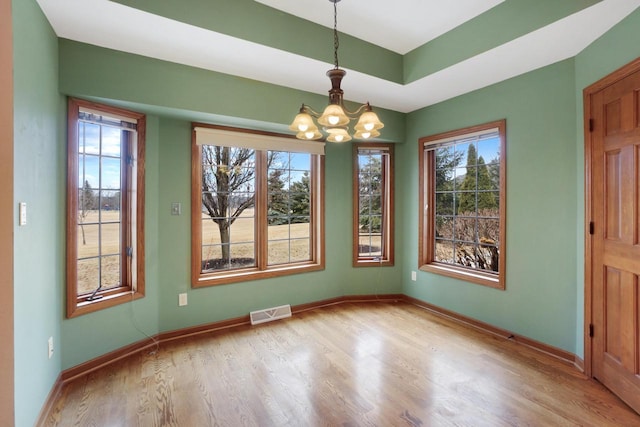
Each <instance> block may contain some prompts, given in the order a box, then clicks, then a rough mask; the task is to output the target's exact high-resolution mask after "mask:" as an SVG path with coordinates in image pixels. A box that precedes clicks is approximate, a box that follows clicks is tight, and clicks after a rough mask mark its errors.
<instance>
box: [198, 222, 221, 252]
mask: <svg viewBox="0 0 640 427" xmlns="http://www.w3.org/2000/svg"><path fill="white" fill-rule="evenodd" d="M201 224H202V245H203V246H204V245H211V244H218V243H220V228H219V227H218V224H216V223H215V222H213V220H212V219H211V218H210V217H209V216H207V217H205V218H203V219H202V222H201Z"/></svg>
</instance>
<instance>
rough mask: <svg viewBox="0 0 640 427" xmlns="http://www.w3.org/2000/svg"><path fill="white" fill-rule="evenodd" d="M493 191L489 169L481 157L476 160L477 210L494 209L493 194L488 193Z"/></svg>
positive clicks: (494, 199)
mask: <svg viewBox="0 0 640 427" xmlns="http://www.w3.org/2000/svg"><path fill="white" fill-rule="evenodd" d="M492 189H493V183H492V180H491V175H490V173H489V168H488V167H487V165H486V164H485V162H484V159H483V158H482V156H480V157H479V158H478V210H480V209H495V208H496V207H497V203H496V197H495V193H494V192H493V191H489V190H492Z"/></svg>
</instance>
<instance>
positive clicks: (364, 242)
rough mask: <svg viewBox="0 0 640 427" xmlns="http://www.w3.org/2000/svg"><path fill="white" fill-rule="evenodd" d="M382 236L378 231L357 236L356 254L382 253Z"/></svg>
mask: <svg viewBox="0 0 640 427" xmlns="http://www.w3.org/2000/svg"><path fill="white" fill-rule="evenodd" d="M381 248H382V238H381V235H380V233H375V234H374V233H365V234H362V233H361V234H360V235H359V237H358V255H360V256H380V255H382V249H381Z"/></svg>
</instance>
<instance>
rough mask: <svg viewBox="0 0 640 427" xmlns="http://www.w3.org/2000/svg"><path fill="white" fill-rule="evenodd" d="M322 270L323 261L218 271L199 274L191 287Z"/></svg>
mask: <svg viewBox="0 0 640 427" xmlns="http://www.w3.org/2000/svg"><path fill="white" fill-rule="evenodd" d="M320 270H324V263H311V262H309V263H301V264H294V265H286V266H276V267H270V268H269V269H268V270H257V269H244V270H235V271H225V272H220V273H207V274H200V275H198V277H195V278H194V279H193V284H192V287H193V288H205V287H208V286H218V285H227V284H230V283H238V282H248V281H251V280H260V279H269V278H273V277H279V276H288V275H290V274H300V273H308V272H311V271H320Z"/></svg>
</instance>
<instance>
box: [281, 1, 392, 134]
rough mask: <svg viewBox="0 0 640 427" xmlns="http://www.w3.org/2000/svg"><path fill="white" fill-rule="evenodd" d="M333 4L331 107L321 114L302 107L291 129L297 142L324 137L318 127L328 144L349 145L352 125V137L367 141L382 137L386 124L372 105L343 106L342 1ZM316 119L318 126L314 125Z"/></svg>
mask: <svg viewBox="0 0 640 427" xmlns="http://www.w3.org/2000/svg"><path fill="white" fill-rule="evenodd" d="M329 1H330V2H332V3H333V57H334V65H335V67H334V68H332V69H331V70H329V71H327V76H328V77H329V79H331V90H329V105H328V106H327V108H325V109H324V112H323V113H322V114H319V113H317V112H316V111H314V110H313V109H312V108H311V107H309V106H308V105H305V104H302V106H301V107H300V112H299V113H298V115H296V118H295V119H294V120H293V123H291V126H289V129H291V130H292V131H294V132H297V133H296V137H297V138H298V139H306V140H314V139H320V138H322V137H323V134H322V133H321V132H320V130H319V129H318V125H320V126H322V129H323V130H324V131H325V132H326V133H327V134H328V136H327V141H329V142H347V141H350V140H351V139H352V136H351V135H350V134H349V122H350V121H351V120H356V119H357V120H358V122H357V123H356V125H355V126H354V129H355V133H354V134H353V138H356V139H368V138H375V137H377V136H379V135H380V132H378V129H381V128H383V127H384V124H383V123H382V122H381V121H380V119H379V118H378V115H377V114H376V113H374V112H373V109H372V108H371V105H369V103H368V102H367V103H366V104H363V105H361V106H360V107H359V108H358V109H357V110H356V111H353V112H352V111H349V110H347V108H346V107H345V106H344V102H343V93H344V92H343V91H342V89H340V82H341V81H342V78H343V77H344V75H345V74H347V72H346V71H345V70H343V69H341V68H340V67H339V66H338V47H339V46H340V42H339V40H338V7H337V3H338V2H339V1H340V0H329ZM314 117H315V118H316V119H317V121H318V125H316V123H315V122H314V120H313V118H314Z"/></svg>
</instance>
